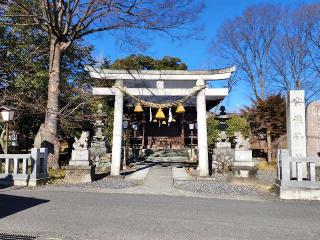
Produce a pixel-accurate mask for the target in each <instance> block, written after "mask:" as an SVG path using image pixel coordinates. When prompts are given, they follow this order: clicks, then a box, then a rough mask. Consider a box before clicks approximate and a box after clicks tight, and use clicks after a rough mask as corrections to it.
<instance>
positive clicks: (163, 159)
mask: <svg viewBox="0 0 320 240" xmlns="http://www.w3.org/2000/svg"><path fill="white" fill-rule="evenodd" d="M146 160H147V161H152V162H186V161H188V160H189V158H187V157H148V158H147V159H146Z"/></svg>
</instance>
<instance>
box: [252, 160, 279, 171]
mask: <svg viewBox="0 0 320 240" xmlns="http://www.w3.org/2000/svg"><path fill="white" fill-rule="evenodd" d="M257 167H258V169H259V171H276V170H277V163H276V162H270V163H268V162H267V161H260V162H259V163H258V165H257Z"/></svg>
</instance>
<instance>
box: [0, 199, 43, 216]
mask: <svg viewBox="0 0 320 240" xmlns="http://www.w3.org/2000/svg"><path fill="white" fill-rule="evenodd" d="M46 202H49V200H45V199H38V198H30V197H20V196H13V195H7V194H0V219H1V218H4V217H7V216H9V215H12V214H15V213H17V212H20V211H23V210H25V209H28V208H32V207H35V206H37V205H40V204H43V203H46Z"/></svg>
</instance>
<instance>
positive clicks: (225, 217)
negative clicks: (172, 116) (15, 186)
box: [0, 190, 320, 240]
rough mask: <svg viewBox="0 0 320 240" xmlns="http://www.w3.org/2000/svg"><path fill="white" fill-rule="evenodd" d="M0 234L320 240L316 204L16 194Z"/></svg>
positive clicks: (5, 197)
mask: <svg viewBox="0 0 320 240" xmlns="http://www.w3.org/2000/svg"><path fill="white" fill-rule="evenodd" d="M0 218H1V219H0V232H17V231H19V232H21V233H39V234H45V235H46V236H47V237H54V238H62V239H77V240H78V239H90V240H93V239H139V240H140V239H152V240H154V239H170V240H172V239H183V240H185V239H197V240H199V239H255V240H257V239H258V240H260V239H272V240H280V239H290V240H294V239H299V240H301V239H303V240H308V239H314V240H318V239H320V204H319V203H315V202H313V203H296V202H295V203H288V202H262V201H260V202H257V201H238V200H223V199H206V198H193V197H174V196H161V195H138V194H110V193H85V192H58V191H33V190H32V191H28V190H16V191H8V192H1V193H0Z"/></svg>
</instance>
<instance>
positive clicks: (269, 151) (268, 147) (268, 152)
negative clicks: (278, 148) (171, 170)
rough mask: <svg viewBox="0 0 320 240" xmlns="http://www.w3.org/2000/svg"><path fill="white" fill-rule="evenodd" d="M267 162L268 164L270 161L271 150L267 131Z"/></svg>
mask: <svg viewBox="0 0 320 240" xmlns="http://www.w3.org/2000/svg"><path fill="white" fill-rule="evenodd" d="M267 154H268V156H267V162H268V163H270V162H271V161H272V149H271V133H270V131H267Z"/></svg>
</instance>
